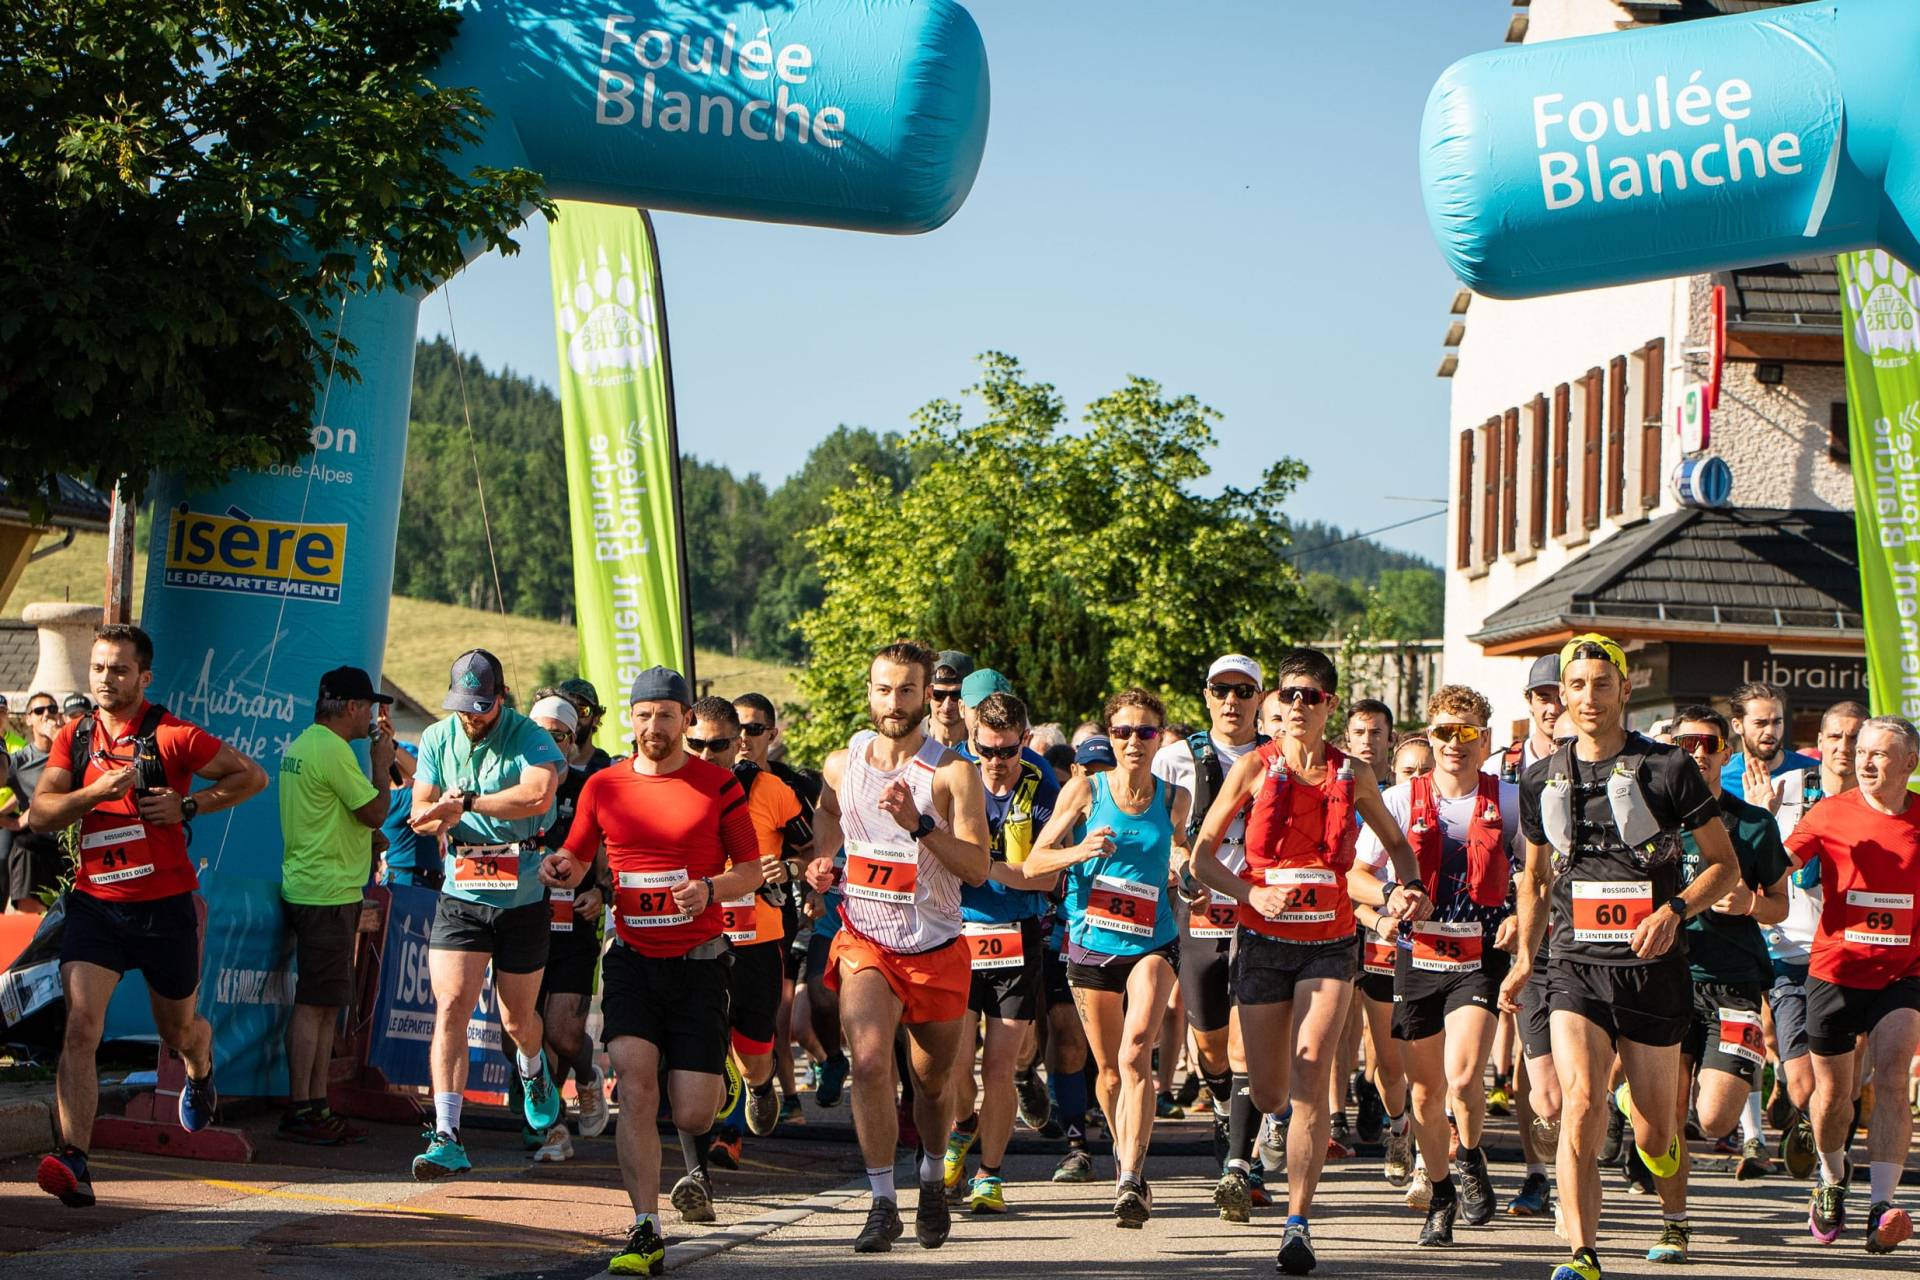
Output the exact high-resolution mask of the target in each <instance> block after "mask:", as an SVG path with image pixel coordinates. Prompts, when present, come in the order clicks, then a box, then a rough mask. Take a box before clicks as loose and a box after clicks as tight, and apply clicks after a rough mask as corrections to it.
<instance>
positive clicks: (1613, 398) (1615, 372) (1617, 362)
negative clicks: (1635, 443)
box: [1607, 356, 1627, 516]
mask: <svg viewBox="0 0 1920 1280" xmlns="http://www.w3.org/2000/svg"><path fill="white" fill-rule="evenodd" d="M1626 509H1627V358H1626V357H1625V356H1615V357H1614V358H1613V359H1611V360H1609V361H1608V362H1607V514H1608V515H1610V516H1618V515H1623V514H1625V512H1626Z"/></svg>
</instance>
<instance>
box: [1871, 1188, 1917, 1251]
mask: <svg viewBox="0 0 1920 1280" xmlns="http://www.w3.org/2000/svg"><path fill="white" fill-rule="evenodd" d="M1912 1234H1913V1219H1911V1218H1909V1217H1908V1216H1907V1211H1906V1210H1905V1209H1896V1208H1895V1207H1894V1206H1893V1203H1892V1202H1891V1201H1888V1200H1882V1201H1880V1202H1878V1203H1877V1204H1875V1205H1874V1206H1873V1208H1871V1209H1869V1210H1867V1252H1868V1253H1892V1252H1893V1250H1894V1246H1896V1245H1898V1244H1899V1243H1900V1242H1901V1241H1903V1240H1905V1239H1906V1238H1907V1237H1908V1236H1910V1235H1912Z"/></svg>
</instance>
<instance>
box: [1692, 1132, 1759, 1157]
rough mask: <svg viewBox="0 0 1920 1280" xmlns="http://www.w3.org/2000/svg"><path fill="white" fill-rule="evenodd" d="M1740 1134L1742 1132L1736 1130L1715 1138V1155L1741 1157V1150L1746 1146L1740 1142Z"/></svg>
mask: <svg viewBox="0 0 1920 1280" xmlns="http://www.w3.org/2000/svg"><path fill="white" fill-rule="evenodd" d="M1739 1133H1740V1131H1739V1130H1738V1129H1735V1130H1734V1131H1733V1132H1732V1133H1725V1134H1721V1135H1720V1136H1719V1137H1718V1138H1715V1139H1714V1140H1713V1154H1715V1155H1717V1156H1737V1155H1739V1154H1740V1150H1741V1148H1742V1147H1743V1146H1744V1145H1745V1144H1744V1143H1742V1142H1741V1141H1740V1138H1739ZM1689 1136H1691V1135H1689Z"/></svg>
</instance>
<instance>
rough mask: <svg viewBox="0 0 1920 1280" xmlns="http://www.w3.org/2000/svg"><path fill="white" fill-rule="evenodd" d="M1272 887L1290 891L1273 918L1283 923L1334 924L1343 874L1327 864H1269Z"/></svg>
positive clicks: (1267, 878)
mask: <svg viewBox="0 0 1920 1280" xmlns="http://www.w3.org/2000/svg"><path fill="white" fill-rule="evenodd" d="M1265 879H1266V882H1267V884H1268V885H1269V886H1271V887H1273V888H1276V889H1285V890H1286V891H1287V897H1286V903H1285V905H1284V906H1282V907H1281V909H1280V914H1279V915H1277V916H1275V917H1274V918H1273V922H1274V923H1275V924H1279V925H1289V924H1331V923H1332V922H1333V919H1334V917H1335V916H1336V915H1337V914H1338V908H1339V905H1340V904H1339V901H1338V895H1339V894H1341V893H1344V892H1345V890H1344V889H1342V888H1341V887H1340V877H1339V876H1337V875H1335V874H1334V873H1333V872H1332V871H1329V870H1328V869H1327V868H1325V867H1268V868H1267V871H1266V876H1265Z"/></svg>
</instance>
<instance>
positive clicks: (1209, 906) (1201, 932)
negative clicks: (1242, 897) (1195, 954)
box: [1187, 889, 1240, 941]
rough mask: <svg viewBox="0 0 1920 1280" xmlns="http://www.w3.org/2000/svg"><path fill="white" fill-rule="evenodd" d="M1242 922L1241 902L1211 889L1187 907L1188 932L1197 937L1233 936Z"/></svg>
mask: <svg viewBox="0 0 1920 1280" xmlns="http://www.w3.org/2000/svg"><path fill="white" fill-rule="evenodd" d="M1239 923H1240V904H1239V903H1238V902H1236V901H1234V900H1233V899H1232V898H1229V897H1228V896H1227V895H1226V894H1224V893H1215V892H1213V891H1212V890H1211V889H1209V890H1208V891H1207V896H1206V897H1204V898H1196V899H1195V900H1194V901H1193V902H1192V903H1190V904H1189V905H1188V907H1187V933H1188V934H1189V935H1190V936H1192V937H1194V938H1196V939H1212V940H1214V941H1218V940H1220V939H1222V938H1231V937H1232V936H1233V935H1234V931H1235V929H1236V928H1237V927H1238V926H1239Z"/></svg>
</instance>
